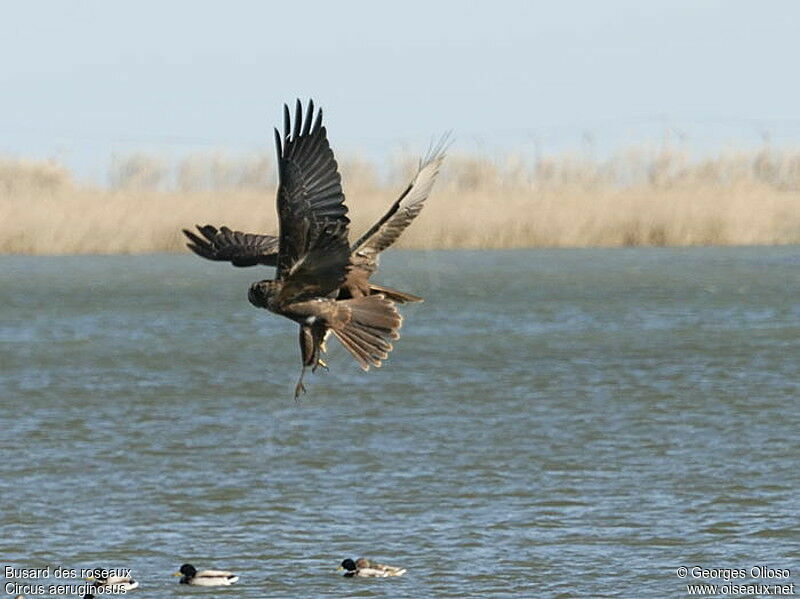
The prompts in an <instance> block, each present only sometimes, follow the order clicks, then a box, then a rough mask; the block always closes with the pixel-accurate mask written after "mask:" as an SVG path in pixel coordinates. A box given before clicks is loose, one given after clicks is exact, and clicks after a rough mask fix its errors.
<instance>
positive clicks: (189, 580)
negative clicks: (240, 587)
mask: <svg viewBox="0 0 800 599" xmlns="http://www.w3.org/2000/svg"><path fill="white" fill-rule="evenodd" d="M173 576H180V577H181V584H193V585H196V586H201V587H218V586H227V585H229V584H233V583H234V582H236V581H237V580H239V577H238V576H236V574H232V573H231V572H226V571H224V570H200V571H198V570H197V568H195V567H194V566H193V565H191V564H183V565H182V566H181V569H180V571H179V572H176V573H175V574H173Z"/></svg>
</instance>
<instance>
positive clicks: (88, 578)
mask: <svg viewBox="0 0 800 599" xmlns="http://www.w3.org/2000/svg"><path fill="white" fill-rule="evenodd" d="M84 580H86V581H88V582H92V581H93V580H94V576H87V577H86V578H84Z"/></svg>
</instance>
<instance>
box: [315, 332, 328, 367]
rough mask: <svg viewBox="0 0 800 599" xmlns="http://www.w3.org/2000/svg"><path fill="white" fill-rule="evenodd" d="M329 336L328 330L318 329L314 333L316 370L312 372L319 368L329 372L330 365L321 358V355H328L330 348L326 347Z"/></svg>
mask: <svg viewBox="0 0 800 599" xmlns="http://www.w3.org/2000/svg"><path fill="white" fill-rule="evenodd" d="M327 336H328V329H327V328H325V327H322V329H321V330H320V329H316V330H315V331H314V341H315V343H314V368H313V369H312V372H316V371H317V368H319V367H320V366H322V367H323V368H324V369H325V371H326V372H327V370H328V365H327V364H326V363H325V361H324V360H323V359H322V358H321V357H320V353H326V352H327V351H328V348H327V347H325V338H326V337H327Z"/></svg>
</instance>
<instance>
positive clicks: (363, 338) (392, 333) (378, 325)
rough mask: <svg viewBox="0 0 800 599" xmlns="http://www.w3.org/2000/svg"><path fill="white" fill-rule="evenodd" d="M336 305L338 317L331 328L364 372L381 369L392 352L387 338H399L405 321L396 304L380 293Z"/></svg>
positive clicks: (343, 301) (342, 301)
mask: <svg viewBox="0 0 800 599" xmlns="http://www.w3.org/2000/svg"><path fill="white" fill-rule="evenodd" d="M337 305H338V307H339V308H340V310H338V314H339V317H338V318H337V319H336V320H335V322H333V323H331V325H330V327H331V331H332V332H333V334H334V335H336V338H337V339H338V340H339V341H340V342H341V344H342V345H344V347H345V349H347V351H349V352H350V354H351V355H352V356H353V357H354V358H355V359H356V361H357V362H358V363H359V365H360V366H361V368H362V369H363V370H369V367H370V366H375V367H380V365H381V360H385V359H386V358H387V357H389V352H390V351H392V344H391V343H390V342H389V341H388V339H397V338H399V337H400V334H399V333H398V331H399V330H400V325H401V324H402V321H403V318H402V316H400V313H399V312H398V311H397V308H396V307H395V305H394V302H392V301H391V300H388V299H386V298H385V297H384V296H383V295H380V294H378V295H368V296H366V297H358V298H354V299H349V300H340V301H338V302H337Z"/></svg>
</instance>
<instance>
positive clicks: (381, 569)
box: [339, 557, 406, 578]
mask: <svg viewBox="0 0 800 599" xmlns="http://www.w3.org/2000/svg"><path fill="white" fill-rule="evenodd" d="M339 570H344V571H345V572H344V576H346V577H348V578H349V577H351V576H362V577H366V578H386V577H388V576H402V575H403V574H405V573H406V569H405V568H395V567H394V566H387V565H385V564H379V563H377V562H373V561H372V560H368V559H367V558H365V557H359V558H358V559H357V560H356V561H353V560H351V559H350V558H347V559H346V560H344V561H343V562H342V565H341V566H339Z"/></svg>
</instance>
